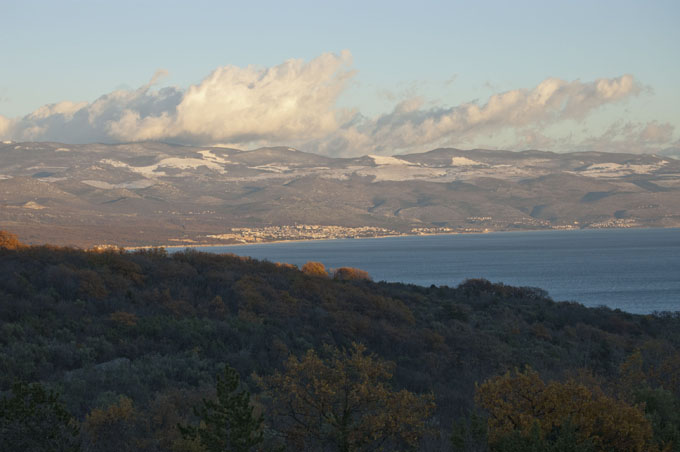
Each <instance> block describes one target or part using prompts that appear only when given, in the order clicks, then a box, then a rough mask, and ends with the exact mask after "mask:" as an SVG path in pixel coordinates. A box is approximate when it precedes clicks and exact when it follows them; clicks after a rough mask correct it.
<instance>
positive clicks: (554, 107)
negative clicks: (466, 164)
mask: <svg viewBox="0 0 680 452" xmlns="http://www.w3.org/2000/svg"><path fill="white" fill-rule="evenodd" d="M251 3H252V4H246V2H230V1H203V0H193V1H191V2H175V1H171V0H166V1H162V2H161V1H144V2H139V1H135V2H132V1H125V0H120V1H116V2H111V1H97V0H89V1H68V0H62V1H60V2H54V1H32V0H21V1H14V0H0V17H2V27H0V139H2V140H14V141H59V142H65V143H89V142H106V143H115V142H130V141H146V140H157V141H164V142H169V143H180V144H190V145H199V146H208V145H227V146H233V147H237V148H241V149H251V148H256V147H260V146H274V145H283V146H293V147H296V148H298V149H301V150H305V151H310V152H317V153H321V154H326V155H332V156H353V155H363V154H382V155H392V154H398V153H404V152H422V151H427V150H430V149H434V148H436V147H456V148H460V149H473V148H492V149H511V150H523V149H542V150H548V151H555V152H566V151H590V150H594V151H605V152H635V153H659V152H664V151H666V152H668V151H669V150H671V151H672V150H673V149H677V148H678V147H680V83H678V81H679V80H680V26H678V24H679V23H680V2H678V1H677V0H671V1H653V0H651V1H647V2H641V1H628V0H618V1H605V0H602V1H597V2H592V1H578V0H575V1H562V2H552V1H521V0H515V1H512V2H507V1H500V0H499V1H478V2H462V1H461V2H458V1H452V0H449V1H442V2H435V1H423V2H420V3H419V4H418V5H416V4H415V2H412V1H409V2H405V1H404V2H402V1H395V0H393V1H389V2H387V1H384V2H383V1H371V2H369V1H365V0H364V1H362V2H354V1H342V2H319V1H308V2H307V1H294V0H291V1H287V2H267V1H260V2H251Z"/></svg>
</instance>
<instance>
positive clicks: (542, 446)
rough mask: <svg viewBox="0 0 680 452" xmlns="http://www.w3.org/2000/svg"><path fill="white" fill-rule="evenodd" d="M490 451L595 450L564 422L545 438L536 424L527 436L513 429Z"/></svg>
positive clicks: (586, 451)
mask: <svg viewBox="0 0 680 452" xmlns="http://www.w3.org/2000/svg"><path fill="white" fill-rule="evenodd" d="M490 451H491V452H595V447H594V446H593V445H592V443H590V442H589V441H583V440H580V439H579V438H578V435H577V434H576V430H575V429H574V427H573V426H572V425H571V424H570V423H569V422H565V423H564V424H563V426H562V427H561V428H557V429H554V430H553V431H552V432H551V433H550V435H548V436H547V437H546V438H541V434H540V430H539V428H538V426H535V427H534V428H533V429H532V430H531V432H530V434H529V436H525V435H522V434H521V433H519V432H517V431H515V432H513V433H511V434H509V435H507V436H505V437H504V438H502V439H501V440H500V441H498V442H497V443H496V444H494V445H493V446H492V447H491V448H490Z"/></svg>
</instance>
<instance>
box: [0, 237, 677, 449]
mask: <svg viewBox="0 0 680 452" xmlns="http://www.w3.org/2000/svg"><path fill="white" fill-rule="evenodd" d="M0 322H1V328H0V344H1V347H0V391H8V390H9V388H10V387H11V385H12V383H13V382H15V381H18V380H22V381H27V382H42V383H43V384H44V385H45V386H46V387H49V388H52V389H55V390H57V391H58V392H59V393H60V394H61V399H62V401H63V402H64V403H65V405H66V407H67V409H68V410H69V412H70V413H72V414H73V415H74V416H75V417H76V418H77V419H79V420H81V421H83V420H86V419H89V422H94V421H93V420H92V419H94V418H93V414H92V413H93V412H97V413H100V414H101V412H102V411H101V409H106V408H107V407H110V406H113V405H115V404H116V403H118V401H119V400H122V399H121V397H123V396H124V398H125V400H129V401H130V402H131V403H132V408H130V409H134V410H135V412H136V413H138V414H139V415H140V416H139V418H138V419H145V422H146V424H145V427H144V429H146V430H144V432H145V433H140V431H138V430H135V429H132V428H131V429H129V431H128V433H126V434H128V435H132V436H134V435H139V436H140V437H153V438H166V439H165V440H163V439H158V441H157V442H156V443H153V444H154V445H153V447H155V449H154V448H153V447H152V445H151V442H149V445H148V450H170V446H168V445H167V444H166V445H165V446H163V444H164V443H163V441H171V440H172V438H174V437H176V436H177V433H176V432H174V433H172V432H171V431H173V429H174V427H175V424H176V423H177V422H178V421H180V420H183V419H186V418H188V417H190V413H191V409H190V407H191V406H192V405H193V404H195V403H196V401H197V400H199V399H200V397H201V396H202V395H205V394H209V393H210V388H212V387H213V386H214V381H215V376H216V375H217V374H218V373H219V372H220V369H222V368H223V366H224V364H229V365H230V366H232V367H234V368H235V369H236V370H237V371H238V373H239V374H240V376H241V378H242V381H244V383H245V385H246V386H247V387H248V388H249V389H250V391H251V392H252V393H254V394H257V393H258V392H259V391H260V389H259V387H258V386H257V385H256V384H255V383H254V380H253V375H255V374H257V375H260V376H267V375H271V374H272V373H273V372H274V371H275V370H277V369H279V370H280V369H282V364H283V362H284V361H285V360H286V359H287V358H288V357H289V356H302V355H303V354H304V353H305V352H307V351H308V350H310V349H315V350H319V351H320V350H323V347H324V344H328V345H331V346H334V347H337V348H339V349H349V348H351V346H352V343H353V342H354V343H360V344H363V345H364V346H365V347H366V349H367V351H368V352H370V353H374V354H376V355H377V357H379V358H381V359H384V360H388V361H392V362H394V363H395V364H396V366H395V369H394V380H393V384H394V386H395V388H397V389H400V388H405V389H408V390H409V391H412V392H414V393H421V394H422V393H433V394H434V397H435V402H436V407H437V408H436V411H435V413H434V416H433V418H432V420H431V421H430V424H432V425H433V426H435V430H436V431H437V432H440V433H441V435H439V434H433V435H434V436H433V438H434V437H438V438H440V439H441V438H442V435H443V436H444V437H445V436H446V435H447V434H449V433H447V432H450V429H451V425H452V421H453V419H457V418H460V417H461V416H467V415H468V413H469V412H470V411H471V410H473V409H474V401H473V397H474V394H475V383H481V382H483V381H485V380H487V379H488V378H490V377H492V376H494V375H500V374H503V373H504V372H506V371H508V370H512V369H523V368H524V366H526V365H528V366H531V368H533V369H535V370H537V371H538V372H539V374H540V375H541V377H542V378H543V379H544V380H546V381H548V380H559V381H564V380H565V379H567V378H569V377H574V376H581V377H579V378H585V377H583V375H586V374H587V375H589V377H588V378H589V379H591V380H592V381H596V382H598V385H600V386H601V388H602V389H603V390H604V391H609V390H610V389H611V388H613V387H614V386H615V385H616V384H617V383H616V381H618V379H619V375H620V369H621V365H622V364H623V363H624V362H626V360H627V359H628V358H629V357H630V356H631V355H632V354H633V353H634V352H635V351H636V350H639V351H641V354H642V355H641V356H642V358H641V359H642V364H641V369H642V370H643V371H645V372H647V373H648V375H649V377H648V379H647V380H648V381H649V382H650V384H652V385H654V386H655V387H661V386H663V387H664V388H666V389H667V390H672V391H673V392H674V393H675V394H676V395H677V394H678V393H680V379H678V378H677V376H678V375H680V358H679V357H680V355H679V354H678V350H680V317H679V316H677V315H671V314H665V315H662V314H660V315H646V316H640V315H633V314H628V313H625V312H621V311H612V310H610V309H608V308H604V307H602V308H597V309H592V308H586V307H584V306H582V305H579V304H576V303H556V302H554V301H552V300H551V299H550V298H549V297H548V296H547V295H546V293H545V292H544V291H542V290H540V289H536V288H517V287H510V286H505V285H503V284H492V283H490V282H488V281H485V280H469V281H466V282H465V283H463V284H461V285H459V286H458V287H455V288H452V287H435V286H431V287H419V286H414V285H404V284H394V283H384V282H373V281H371V280H370V279H366V277H365V275H363V274H362V273H361V272H359V271H355V270H352V269H344V270H341V271H337V272H335V277H334V276H333V274H330V275H325V273H324V272H323V269H320V268H318V267H315V266H313V265H309V266H307V267H306V268H305V271H301V270H300V269H298V268H296V267H294V266H290V265H285V264H277V263H271V262H261V261H256V260H252V259H249V258H242V257H238V256H234V255H216V254H207V253H202V252H197V251H192V250H187V251H184V252H178V253H174V254H172V255H169V254H167V253H166V252H165V251H164V250H163V249H151V250H140V251H136V252H131V253H128V252H123V251H105V252H95V251H83V250H77V249H70V248H56V247H48V246H41V247H23V246H20V245H19V246H9V247H4V248H3V247H2V246H1V244H0ZM673 366H675V367H673ZM663 369H666V370H665V371H664V370H663ZM673 378H676V380H672V379H673ZM674 384H675V385H676V386H675V387H672V386H673V385H674ZM263 403H264V402H263ZM97 409H99V410H97ZM169 412H171V413H172V415H169V414H168V413H169ZM140 422H141V421H140ZM135 428H137V427H135ZM139 428H140V429H141V427H139ZM159 432H160V433H159ZM438 435H439V436H438ZM168 438H169V439H168ZM447 441H448V440H447ZM430 443H431V444H434V443H436V440H434V439H432V440H431V442H430ZM139 444H141V443H138V446H139ZM139 447H140V449H139V450H144V449H143V448H141V446H139ZM164 447H165V449H164ZM173 447H174V446H173ZM431 447H435V446H431ZM437 447H439V446H437ZM437 450H439V449H437Z"/></svg>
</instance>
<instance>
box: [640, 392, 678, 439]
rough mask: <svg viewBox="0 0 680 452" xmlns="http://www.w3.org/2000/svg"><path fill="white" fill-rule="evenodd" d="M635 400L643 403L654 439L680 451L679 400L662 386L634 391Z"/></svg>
mask: <svg viewBox="0 0 680 452" xmlns="http://www.w3.org/2000/svg"><path fill="white" fill-rule="evenodd" d="M634 398H635V401H636V402H637V403H642V404H644V407H645V414H646V415H647V418H648V419H649V420H650V422H651V423H652V428H653V429H654V439H655V440H656V441H657V442H658V443H659V444H665V445H671V447H672V449H670V450H672V451H673V452H679V451H680V400H679V399H678V397H677V396H675V395H673V393H672V392H671V391H667V390H665V389H662V388H656V389H652V388H649V387H647V388H644V389H640V390H638V391H636V392H635V395H634Z"/></svg>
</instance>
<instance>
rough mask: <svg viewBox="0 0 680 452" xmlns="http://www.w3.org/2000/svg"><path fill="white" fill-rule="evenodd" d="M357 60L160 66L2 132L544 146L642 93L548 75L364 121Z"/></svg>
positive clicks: (657, 130)
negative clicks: (188, 82)
mask: <svg viewBox="0 0 680 452" xmlns="http://www.w3.org/2000/svg"><path fill="white" fill-rule="evenodd" d="M351 59H352V58H351V55H350V53H349V52H348V51H344V52H342V53H340V54H332V53H327V54H323V55H321V56H319V57H317V58H315V59H313V60H311V61H308V62H305V61H302V60H288V61H286V62H284V63H282V64H280V65H278V66H273V67H270V68H258V67H254V66H248V67H245V68H241V67H235V66H224V67H220V68H218V69H216V70H215V71H213V72H212V73H211V74H210V75H208V76H207V77H206V78H205V79H204V80H203V81H201V82H200V83H198V84H196V85H193V86H190V87H189V88H188V89H186V90H182V89H179V88H176V87H165V88H160V89H156V88H155V87H154V86H155V84H156V83H157V81H158V80H159V79H160V78H161V77H163V76H164V75H165V71H158V72H157V73H156V74H155V75H154V76H153V78H152V79H151V81H150V82H149V83H148V84H146V85H144V86H142V87H140V88H139V89H137V90H117V91H114V92H111V93H108V94H105V95H103V96H101V97H100V98H98V99H96V100H95V101H93V102H91V103H87V102H69V101H65V102H60V103H57V104H51V105H46V106H43V107H41V108H39V109H37V110H36V111H34V112H33V113H31V114H29V115H27V116H25V117H23V118H16V119H9V118H5V117H2V116H0V138H4V139H14V140H50V141H62V142H67V143H84V142H97V141H99V142H116V141H143V140H165V141H174V142H180V143H188V144H199V145H201V144H214V143H230V145H233V146H235V147H241V148H243V147H248V146H253V145H292V146H295V147H297V148H300V149H304V150H310V151H316V152H319V153H323V154H328V155H357V154H369V153H371V154H383V155H385V154H394V153H397V152H404V151H412V150H427V149H428V148H431V147H434V146H438V145H456V144H461V143H471V142H474V141H475V140H477V141H479V139H480V138H484V137H489V136H493V135H496V136H498V135H499V134H500V135H502V134H504V133H505V131H508V130H511V131H513V132H514V135H515V136H516V137H517V141H518V142H522V141H523V142H527V143H533V144H536V145H539V144H540V145H541V147H542V146H543V145H548V144H549V143H550V140H551V138H550V137H549V135H550V134H547V135H548V136H546V135H545V134H544V133H543V130H544V129H545V128H546V127H548V126H550V125H551V124H555V123H558V122H560V121H564V120H576V121H580V120H582V119H584V118H585V117H586V116H588V115H589V114H590V113H591V112H593V111H594V110H596V109H598V108H600V107H602V106H604V105H607V104H611V103H613V102H618V101H620V100H623V99H626V98H628V97H630V96H633V95H636V94H638V93H639V92H640V91H641V90H642V88H641V86H640V84H639V83H638V82H637V81H636V80H635V79H634V78H633V76H631V75H623V76H620V77H616V78H610V79H604V78H603V79H598V80H595V81H591V82H581V81H579V80H575V81H565V80H561V79H558V78H548V79H546V80H544V81H542V82H541V83H539V84H538V85H537V86H535V87H534V88H531V89H515V90H511V91H507V92H503V93H498V94H494V95H492V96H491V97H489V98H488V99H487V100H486V102H477V101H475V102H468V103H464V104H461V105H457V106H453V107H448V108H443V107H438V108H426V107H424V105H426V104H425V102H424V100H423V99H420V98H418V97H413V96H412V97H411V98H409V99H407V100H405V101H402V102H400V103H399V104H397V105H396V106H395V107H394V109H393V110H392V111H391V112H390V113H387V114H383V115H380V116H378V117H374V118H367V117H364V116H362V115H361V114H359V113H358V112H355V111H348V110H343V109H340V108H338V107H337V106H336V103H337V100H338V98H339V97H340V96H341V95H342V93H343V92H344V90H345V88H346V86H347V84H348V81H349V80H350V79H351V77H352V76H353V74H354V71H353V70H352V69H351ZM619 132H620V131H619ZM638 134H639V136H638V138H639V140H646V141H647V142H649V143H664V142H668V141H669V140H671V139H672V134H673V126H672V125H670V124H658V123H649V124H648V125H647V126H646V127H645V128H644V130H638ZM536 147H538V146H536Z"/></svg>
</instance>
